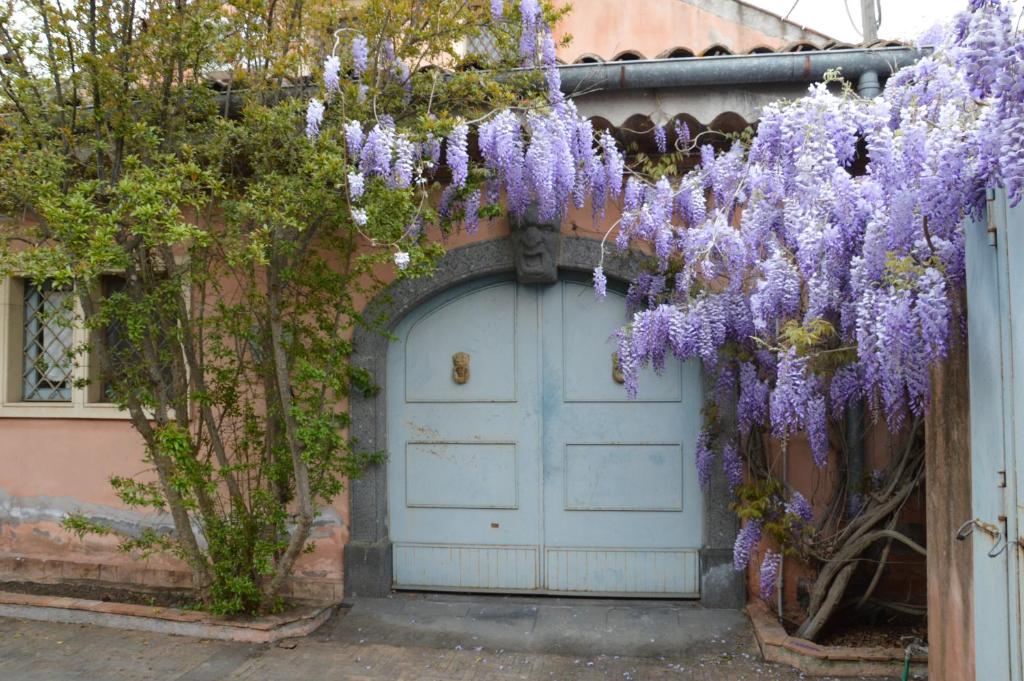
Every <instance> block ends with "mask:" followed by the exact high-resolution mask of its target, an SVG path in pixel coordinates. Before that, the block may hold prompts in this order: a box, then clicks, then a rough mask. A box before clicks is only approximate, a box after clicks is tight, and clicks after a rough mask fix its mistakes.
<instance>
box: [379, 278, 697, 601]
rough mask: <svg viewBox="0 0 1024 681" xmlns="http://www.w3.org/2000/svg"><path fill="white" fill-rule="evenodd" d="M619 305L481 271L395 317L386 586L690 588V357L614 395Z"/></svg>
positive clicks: (585, 290) (667, 591)
mask: <svg viewBox="0 0 1024 681" xmlns="http://www.w3.org/2000/svg"><path fill="white" fill-rule="evenodd" d="M625 319H626V311H625V301H624V299H623V297H622V296H621V295H618V294H614V293H611V292H609V296H608V299H607V300H605V301H604V302H597V301H595V300H594V294H593V290H592V289H591V288H590V287H589V286H588V285H586V284H584V283H579V282H574V281H562V282H559V283H558V284H555V285H552V286H544V287H538V286H524V285H519V284H516V283H515V282H514V281H500V280H499V281H494V280H491V281H486V282H483V283H477V284H474V285H471V286H466V287H462V288H459V289H456V290H454V291H452V292H450V293H448V294H447V295H444V296H442V297H440V298H438V299H436V300H434V301H432V302H431V303H429V304H427V305H425V306H423V307H422V308H421V309H420V310H418V311H416V312H415V313H413V314H412V315H410V316H409V317H408V318H406V319H405V320H403V322H402V323H401V324H400V325H399V327H398V329H397V335H398V341H397V342H396V343H394V344H392V347H391V350H390V352H389V355H388V395H389V398H388V399H389V403H388V441H389V443H390V444H389V455H390V457H389V463H388V466H389V468H388V485H389V490H388V496H389V514H390V518H389V520H390V533H391V539H392V542H393V545H394V574H395V585H396V586H397V587H399V588H414V589H416V588H419V589H458V590H499V591H534V592H547V593H577V594H578V593H587V594H605V595H648V596H676V597H679V596H692V597H696V596H699V591H700V584H699V583H700V577H699V549H700V546H701V540H702V531H703V530H702V528H703V507H702V498H701V493H700V489H699V487H698V485H697V481H696V472H695V469H694V462H693V449H692V448H693V442H694V440H695V438H696V433H697V429H698V428H699V425H700V406H701V398H702V395H701V384H700V372H699V367H698V366H696V365H693V364H679V363H673V364H670V365H669V367H667V369H666V371H665V372H664V373H663V375H661V376H655V375H654V374H653V373H650V372H648V373H647V374H646V375H644V376H643V377H642V380H641V395H640V400H638V401H629V400H627V399H626V395H625V391H624V389H623V387H622V385H620V384H619V382H618V379H619V378H620V377H618V376H617V374H616V371H615V367H614V366H613V352H614V347H615V344H614V341H613V340H612V338H611V334H612V333H613V332H614V330H615V329H616V328H618V327H619V326H621V324H622V323H623V322H624V321H625Z"/></svg>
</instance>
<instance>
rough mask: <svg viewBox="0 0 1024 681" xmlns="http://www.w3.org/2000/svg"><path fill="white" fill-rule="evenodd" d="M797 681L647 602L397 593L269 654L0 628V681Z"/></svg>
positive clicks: (36, 627) (673, 608)
mask: <svg viewBox="0 0 1024 681" xmlns="http://www.w3.org/2000/svg"><path fill="white" fill-rule="evenodd" d="M803 678H807V677H803V676H801V675H800V674H798V673H797V672H795V671H793V670H791V669H789V668H785V667H779V666H776V665H768V664H764V663H762V662H760V660H759V659H758V657H757V655H756V648H755V646H754V643H753V639H752V636H751V634H750V629H749V625H748V624H747V623H746V621H745V618H744V617H743V616H742V615H740V614H739V613H737V612H730V611H716V610H704V609H701V608H697V607H692V606H686V605H679V604H666V603H658V602H648V603H639V602H611V603H609V602H608V601H603V602H601V601H577V600H567V599H526V598H521V599H517V598H507V597H495V598H486V597H484V598H481V597H473V598H469V597H461V596H437V595H433V596H409V595H403V596H397V597H395V598H389V599H380V600H362V601H359V602H358V603H357V604H356V606H355V607H353V608H351V609H343V610H341V611H339V613H338V615H336V616H335V617H334V618H333V619H332V620H330V621H329V622H328V623H327V624H325V625H324V626H323V627H321V629H320V630H319V631H317V632H316V633H315V634H314V635H312V636H310V637H308V638H305V639H298V640H290V641H287V642H283V643H279V644H278V645H274V646H253V645H245V644H237V643H226V642H220V641H208V640H200V639H190V638H185V637H179V636H169V635H168V636H164V635H154V634H144V633H137V632H128V631H120V630H116V629H105V628H102V627H90V626H84V625H65V624H49V623H40V622H28V621H22V620H12V619H2V618H0V679H3V681H72V680H74V681H108V680H109V681H129V680H130V681H148V680H150V679H152V680H161V681H165V680H171V679H174V680H176V681H217V680H220V679H225V680H242V679H245V680H250V681H277V680H282V681H283V680H285V679H287V680H289V681H292V680H295V681H301V680H305V679H310V680H315V681H334V680H338V681H341V680H344V681H384V680H387V681H484V680H487V681H520V680H524V679H525V680H531V681H533V680H536V681H540V680H553V679H555V680H559V681H589V680H597V679H602V680H605V679H616V680H620V681H640V680H646V679H652V680H661V679H695V680H697V679H699V680H706V681H725V680H727V679H728V680H736V681H739V680H742V679H779V680H787V681H788V680H790V679H803Z"/></svg>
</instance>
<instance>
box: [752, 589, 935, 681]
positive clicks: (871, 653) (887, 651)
mask: <svg viewBox="0 0 1024 681" xmlns="http://www.w3.org/2000/svg"><path fill="white" fill-rule="evenodd" d="M747 614H749V615H750V621H751V624H752V625H753V628H754V636H755V637H756V638H757V645H758V647H759V648H760V649H761V655H762V656H763V657H764V659H765V660H768V661H769V662H778V663H781V664H788V665H790V666H791V667H795V668H796V669H799V670H800V671H802V672H803V673H805V674H812V675H827V676H883V677H890V678H891V677H897V678H898V677H899V676H900V674H901V673H902V672H903V661H904V655H905V651H904V649H903V648H899V647H889V646H836V645H821V644H818V643H814V642H813V641H808V640H806V639H802V638H797V637H796V636H791V635H789V634H788V633H786V630H785V629H784V628H783V626H782V625H781V624H780V623H779V622H778V620H776V619H775V617H774V616H773V615H772V613H770V612H769V611H768V609H767V608H766V607H765V606H764V604H763V603H760V602H755V603H751V604H750V605H748V606H747ZM927 671H928V658H927V656H925V655H920V654H918V655H914V656H912V657H911V664H910V672H911V674H913V675H925V674H927Z"/></svg>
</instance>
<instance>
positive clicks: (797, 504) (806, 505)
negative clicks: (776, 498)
mask: <svg viewBox="0 0 1024 681" xmlns="http://www.w3.org/2000/svg"><path fill="white" fill-rule="evenodd" d="M785 508H786V513H789V514H791V515H794V516H796V517H797V518H799V519H800V520H802V521H803V522H805V523H809V522H811V519H812V518H813V517H814V511H813V510H812V509H811V504H810V502H809V501H807V498H806V497H804V495H803V494H800V492H795V491H794V492H793V494H792V495H791V496H790V497H789V501H787V502H786V507H785Z"/></svg>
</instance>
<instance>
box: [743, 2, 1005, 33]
mask: <svg viewBox="0 0 1024 681" xmlns="http://www.w3.org/2000/svg"><path fill="white" fill-rule="evenodd" d="M745 2H747V3H748V4H751V5H756V6H758V7H762V8H764V9H766V10H768V11H770V12H774V13H775V14H778V15H780V16H785V14H786V13H787V12H789V10H790V8H791V7H793V2H794V0H745ZM846 3H848V4H849V7H850V14H852V15H853V20H854V22H856V29H855V28H854V27H853V26H852V25H851V23H850V19H849V17H847V14H846V10H845V9H844V8H843V5H844V4H846ZM1022 3H1024V0H1016V1H1015V3H1014V4H1015V5H1017V6H1018V7H1020V6H1021V4H1022ZM966 7H967V0H882V25H881V28H879V29H878V36H879V37H880V38H888V39H894V40H913V39H914V38H916V37H917V36H918V35H920V34H921V33H923V32H924V31H926V30H927V29H929V28H931V27H932V26H933V25H935V24H936V23H938V22H941V21H945V20H948V19H949V18H951V17H952V16H953V15H954V14H956V13H957V12H959V11H960V10H962V9H965V8H966ZM789 18H790V20H792V21H795V22H796V23H798V24H803V25H805V26H807V27H808V28H813V29H816V30H818V31H821V32H822V33H825V34H827V35H830V36H832V37H834V38H837V39H839V40H842V41H844V42H849V43H858V42H860V41H861V37H860V0H799V1H798V2H797V4H796V9H794V10H793V13H792V14H790V16H789Z"/></svg>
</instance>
